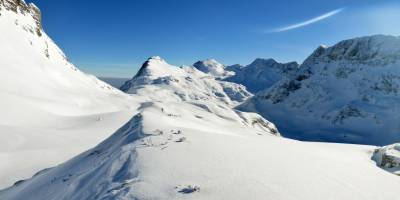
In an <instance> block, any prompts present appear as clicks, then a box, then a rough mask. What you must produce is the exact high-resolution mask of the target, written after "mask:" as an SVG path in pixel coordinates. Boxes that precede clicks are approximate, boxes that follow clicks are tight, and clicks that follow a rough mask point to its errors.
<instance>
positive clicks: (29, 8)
mask: <svg viewBox="0 0 400 200" xmlns="http://www.w3.org/2000/svg"><path fill="white" fill-rule="evenodd" d="M2 8H4V9H6V10H10V11H12V12H15V13H21V14H23V15H31V16H32V17H33V19H34V20H35V22H36V27H35V31H36V34H37V35H38V36H42V14H41V12H40V9H39V8H38V7H37V6H36V5H35V4H33V3H30V4H27V3H26V2H25V1H24V0H0V10H1V9H2Z"/></svg>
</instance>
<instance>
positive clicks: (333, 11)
mask: <svg viewBox="0 0 400 200" xmlns="http://www.w3.org/2000/svg"><path fill="white" fill-rule="evenodd" d="M343 10H344V8H339V9H336V10H332V11H330V12H327V13H325V14H323V15H320V16H318V17H314V18H312V19H309V20H307V21H304V22H299V23H296V24H291V25H288V26H284V27H281V28H277V29H273V30H271V31H269V32H274V33H277V32H283V31H289V30H293V29H296V28H300V27H303V26H307V25H310V24H313V23H316V22H319V21H321V20H324V19H326V18H329V17H332V16H334V15H336V14H338V13H340V12H342V11H343Z"/></svg>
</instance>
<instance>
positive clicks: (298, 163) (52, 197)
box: [0, 94, 400, 200]
mask: <svg viewBox="0 0 400 200" xmlns="http://www.w3.org/2000/svg"><path fill="white" fill-rule="evenodd" d="M134 97H135V98H136V99H141V98H143V99H142V100H145V99H146V98H147V97H142V96H140V95H137V94H136V95H134ZM142 100H141V101H142ZM205 105H210V104H209V103H205ZM221 111H222V110H221ZM221 114H224V116H219V114H217V113H216V112H215V111H210V109H207V108H205V107H204V106H196V105H193V104H191V103H189V102H182V101H175V102H174V101H160V102H143V103H142V104H141V105H140V106H139V108H138V111H137V113H136V114H135V116H134V117H133V118H132V119H131V120H130V121H129V122H128V123H127V124H126V125H124V126H123V127H122V128H121V129H120V130H118V131H117V132H116V133H115V134H114V135H113V136H111V137H110V138H108V139H107V140H105V141H104V142H102V143H101V144H99V145H98V146H96V147H94V148H93V149H91V150H89V151H87V152H84V153H82V154H80V155H79V156H77V157H75V158H73V159H71V160H69V161H68V162H65V163H63V164H61V165H59V166H56V167H54V168H50V169H46V170H43V171H41V172H38V173H37V174H36V175H35V176H34V177H32V178H31V179H29V180H25V181H19V182H17V183H16V184H15V185H14V186H12V187H10V188H8V189H5V190H2V191H0V199H7V200H22V199H30V200H42V199H43V198H45V199H46V200H67V199H68V200H69V199H83V200H84V199H91V200H97V199H110V200H111V199H140V200H145V199H207V200H209V199H232V200H233V199H277V200H279V199H282V200H319V199H324V200H330V199H331V200H336V199H352V200H365V199H374V200H387V199H396V198H397V197H398V188H399V187H400V179H399V177H397V176H395V175H393V174H390V173H387V172H385V171H384V170H381V169H380V168H379V167H377V166H376V165H375V163H374V162H373V161H372V160H371V159H370V158H371V155H372V152H373V151H374V148H375V147H370V146H356V145H344V144H324V143H306V142H299V141H295V140H289V139H285V138H281V137H275V136H273V133H274V132H275V131H274V130H275V129H273V128H272V127H270V129H264V130H262V129H258V128H256V127H254V125H253V122H252V121H248V122H246V121H244V120H239V121H237V120H236V119H230V118H227V116H233V115H231V114H230V113H229V112H221ZM243 114H246V113H243ZM247 114H250V113H247ZM238 119H240V118H238ZM271 133H272V134H271Z"/></svg>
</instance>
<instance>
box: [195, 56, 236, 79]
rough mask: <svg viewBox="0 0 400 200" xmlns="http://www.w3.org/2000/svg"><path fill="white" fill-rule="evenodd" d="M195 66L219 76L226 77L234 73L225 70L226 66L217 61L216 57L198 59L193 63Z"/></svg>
mask: <svg viewBox="0 0 400 200" xmlns="http://www.w3.org/2000/svg"><path fill="white" fill-rule="evenodd" d="M193 66H194V67H195V68H196V69H198V70H199V71H202V72H204V73H206V74H210V75H212V76H215V77H218V78H222V77H226V76H229V75H232V74H233V73H231V72H229V71H227V70H225V66H224V65H223V64H221V63H219V62H218V61H216V60H215V59H207V60H203V61H197V62H196V63H194V64H193Z"/></svg>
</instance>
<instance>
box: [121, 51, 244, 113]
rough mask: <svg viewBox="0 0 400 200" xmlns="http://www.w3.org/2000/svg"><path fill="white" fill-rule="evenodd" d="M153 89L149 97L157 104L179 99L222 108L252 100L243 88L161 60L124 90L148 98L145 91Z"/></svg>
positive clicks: (152, 62) (142, 70)
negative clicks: (218, 105)
mask: <svg viewBox="0 0 400 200" xmlns="http://www.w3.org/2000/svg"><path fill="white" fill-rule="evenodd" d="M144 86H146V87H147V88H148V89H150V88H151V90H152V91H151V92H150V93H151V94H152V95H148V97H149V98H151V99H152V100H153V101H158V100H160V99H175V100H178V101H188V100H197V101H218V102H219V103H221V104H227V105H232V106H233V105H238V104H239V103H241V102H243V101H245V100H246V99H247V98H248V97H250V96H251V93H249V92H248V91H247V90H246V88H245V87H244V86H242V85H239V84H236V83H231V82H226V81H220V80H216V77H214V76H211V75H208V74H205V73H203V72H201V71H199V70H197V69H196V68H195V67H192V66H183V67H176V66H173V65H170V64H168V63H167V62H166V61H165V60H163V59H162V58H161V57H159V56H155V57H151V58H149V59H148V60H147V61H146V62H145V63H144V64H143V65H142V67H141V68H140V70H139V72H138V73H137V74H136V75H135V76H134V77H133V78H132V79H131V80H129V81H127V82H126V83H125V84H124V85H122V86H121V88H120V89H121V90H122V91H125V92H127V93H129V94H143V96H145V94H148V93H149V91H148V90H142V88H143V87H144Z"/></svg>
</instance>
